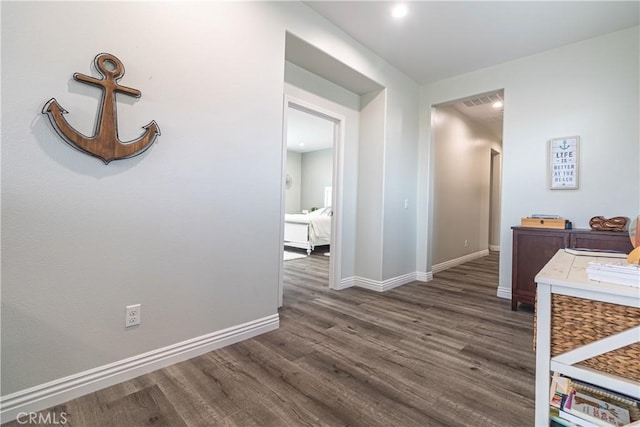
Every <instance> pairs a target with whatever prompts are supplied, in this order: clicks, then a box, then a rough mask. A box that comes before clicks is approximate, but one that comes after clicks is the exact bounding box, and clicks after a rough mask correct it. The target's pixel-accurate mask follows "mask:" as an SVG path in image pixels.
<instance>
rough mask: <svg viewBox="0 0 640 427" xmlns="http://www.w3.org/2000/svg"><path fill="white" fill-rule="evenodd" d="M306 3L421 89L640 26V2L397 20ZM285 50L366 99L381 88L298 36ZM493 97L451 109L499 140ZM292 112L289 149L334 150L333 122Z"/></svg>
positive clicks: (523, 4) (440, 7)
mask: <svg viewBox="0 0 640 427" xmlns="http://www.w3.org/2000/svg"><path fill="white" fill-rule="evenodd" d="M304 3H305V4H307V5H308V6H309V7H311V8H312V9H314V10H315V11H316V12H318V13H319V14H320V15H322V16H324V17H325V18H326V19H328V20H329V21H331V22H332V23H333V24H334V25H336V26H337V27H338V28H340V29H342V30H343V31H344V32H346V33H347V34H349V35H350V36H351V37H353V38H354V39H355V40H357V41H358V42H360V43H361V44H362V45H364V46H365V47H366V48H368V49H370V50H371V51H373V52H374V53H376V54H377V55H378V56H380V57H382V58H383V59H385V60H386V61H387V62H388V63H390V64H392V65H393V66H394V67H396V68H398V69H399V70H401V71H402V72H404V73H405V74H407V75H408V76H409V77H411V78H412V79H413V80H415V81H416V83H419V84H428V83H432V82H435V81H438V80H442V79H446V78H449V77H453V76H456V75H459V74H463V73H468V72H472V71H476V70H479V69H482V68H486V67H490V66H493V65H497V64H500V63H503V62H507V61H511V60H514V59H517V58H522V57H525V56H529V55H533V54H536V53H540V52H543V51H545V50H549V49H553V48H557V47H560V46H563V45H566V44H570V43H575V42H578V41H580V40H586V39H589V38H593V37H597V36H600V35H604V34H607V33H611V32H614V31H618V30H622V29H625V28H630V27H633V26H636V25H638V24H639V23H640V1H637V0H636V1H405V2H403V3H404V4H406V5H407V7H408V9H409V13H408V14H407V16H406V17H404V18H403V19H401V20H398V19H394V18H392V16H391V9H392V7H393V6H395V5H397V4H398V3H400V2H389V1H305V2H304ZM286 46H287V48H286V59H287V60H288V61H291V62H293V63H295V64H297V65H299V66H301V67H302V68H305V69H307V70H310V71H312V72H314V73H316V74H318V75H320V76H321V77H324V78H326V79H327V80H330V81H333V82H334V83H336V84H339V85H340V86H343V87H345V88H348V89H349V90H351V91H352V92H354V93H357V94H359V95H362V94H364V93H367V92H371V91H374V90H379V89H381V86H380V85H379V84H377V83H376V82H373V81H372V80H370V79H368V78H367V77H366V76H363V75H362V74H360V73H358V72H356V71H355V70H353V69H351V68H349V67H348V66H347V65H345V64H342V63H340V62H339V61H337V60H335V59H334V58H332V57H330V56H329V55H328V54H326V53H324V52H322V51H320V50H319V49H317V48H315V47H314V46H312V45H309V44H308V43H306V42H305V41H303V40H301V39H299V38H297V37H296V36H295V35H293V34H289V33H287V43H286ZM487 96H489V97H496V96H498V97H502V93H501V92H496V93H491V94H482V95H476V96H475V100H472V99H467V100H459V101H457V102H456V103H453V104H450V105H449V106H452V107H453V108H455V109H457V110H458V111H460V112H461V113H462V114H464V115H466V116H468V117H469V118H470V119H471V120H473V121H475V122H477V123H480V124H482V125H483V126H485V127H486V128H488V129H489V130H490V131H491V132H492V133H494V134H495V135H496V136H497V137H499V138H500V139H501V135H502V122H503V108H499V109H495V108H493V107H492V106H491V105H492V102H491V103H489V102H483V97H485V98H486V97H487ZM465 101H466V104H465ZM507 108H508V107H507ZM289 111H290V114H289V117H288V134H289V137H288V147H289V149H290V150H294V151H298V152H306V151H313V150H317V149H322V148H329V147H331V145H332V143H333V134H332V132H333V125H332V124H331V123H330V122H328V121H326V120H324V119H321V118H317V117H314V116H311V115H310V114H307V113H303V112H300V111H297V110H293V109H290V110H289ZM292 112H293V113H292ZM323 127H324V130H322V129H323ZM305 129H306V131H305ZM300 143H303V144H304V146H300V145H299V144H300Z"/></svg>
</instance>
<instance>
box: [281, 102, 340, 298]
mask: <svg viewBox="0 0 640 427" xmlns="http://www.w3.org/2000/svg"><path fill="white" fill-rule="evenodd" d="M284 104H285V105H284V125H283V129H284V132H283V135H284V143H283V162H282V164H283V171H282V173H283V183H284V185H283V197H282V199H283V203H282V205H283V206H282V232H281V237H282V242H283V261H282V262H281V264H280V271H279V287H278V293H279V294H278V302H279V306H282V304H283V289H284V286H283V269H284V263H285V262H289V261H288V260H287V258H289V259H292V258H291V257H294V258H295V257H305V256H308V257H313V256H322V257H325V258H328V260H329V272H328V277H329V289H336V288H337V287H336V284H338V283H339V282H340V265H339V262H338V261H339V260H340V259H341V258H340V255H341V251H342V245H341V219H342V218H341V203H342V202H341V189H342V147H343V144H344V132H343V129H344V120H345V119H344V117H343V116H341V115H339V114H336V113H334V112H331V111H327V110H325V109H323V108H321V107H318V106H315V105H312V104H310V103H308V102H306V101H303V100H300V99H296V98H294V97H291V96H289V95H286V96H285V103H284ZM289 254H293V255H289Z"/></svg>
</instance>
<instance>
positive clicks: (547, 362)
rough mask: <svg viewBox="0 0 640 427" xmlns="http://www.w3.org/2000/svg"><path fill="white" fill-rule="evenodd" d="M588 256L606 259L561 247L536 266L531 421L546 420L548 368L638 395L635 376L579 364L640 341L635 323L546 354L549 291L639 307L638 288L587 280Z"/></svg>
mask: <svg viewBox="0 0 640 427" xmlns="http://www.w3.org/2000/svg"><path fill="white" fill-rule="evenodd" d="M590 261H599V262H606V260H605V259H604V258H596V257H587V256H575V255H571V254H568V253H566V252H564V250H562V249H561V250H559V251H558V252H557V253H556V254H555V255H554V256H553V258H551V260H550V261H549V262H548V263H547V264H546V265H545V266H544V268H543V269H542V270H540V272H539V273H538V275H537V276H536V279H535V280H536V282H537V283H538V286H537V297H538V300H537V303H536V304H537V305H536V310H537V319H536V322H537V323H536V412H535V426H536V427H542V426H545V427H546V426H548V425H549V387H550V372H551V371H554V372H559V373H562V374H565V375H567V376H569V377H572V378H576V379H581V380H583V381H586V382H589V383H592V384H595V385H599V386H601V387H604V388H608V389H610V390H615V391H619V392H620V393H623V394H626V395H629V396H632V397H635V398H640V382H638V381H635V380H632V379H628V378H624V377H621V376H617V375H611V374H607V373H604V372H600V371H597V370H595V369H590V368H587V367H583V366H579V365H578V363H580V362H582V361H584V360H587V359H590V358H592V357H595V356H598V355H600V354H604V353H606V352H609V351H612V350H616V349H618V348H621V347H625V346H628V345H631V344H633V343H637V342H640V326H636V327H633V328H630V329H627V330H626V331H623V332H620V333H617V334H614V335H611V336H608V337H606V338H603V339H600V340H598V341H595V342H593V343H590V344H587V345H584V346H581V347H579V348H576V349H575V350H571V351H568V352H566V353H563V354H559V355H556V356H554V357H551V301H552V298H551V295H552V294H560V295H568V296H572V297H576V298H583V299H587V300H594V301H602V302H608V303H612V304H618V305H625V306H630V307H636V308H638V307H640V289H639V288H635V287H632V286H622V285H616V284H612V283H604V282H597V281H593V280H589V279H588V276H587V272H586V268H587V266H588V263H589V262H590ZM638 363H640V361H638Z"/></svg>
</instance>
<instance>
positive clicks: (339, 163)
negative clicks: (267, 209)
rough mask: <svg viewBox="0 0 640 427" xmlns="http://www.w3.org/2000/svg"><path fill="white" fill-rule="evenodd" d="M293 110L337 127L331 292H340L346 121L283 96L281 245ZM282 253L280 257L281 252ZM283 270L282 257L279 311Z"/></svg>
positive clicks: (304, 102)
mask: <svg viewBox="0 0 640 427" xmlns="http://www.w3.org/2000/svg"><path fill="white" fill-rule="evenodd" d="M289 108H293V109H296V110H298V111H302V112H304V113H308V114H312V115H314V116H316V117H320V118H323V119H326V120H329V121H331V122H333V123H334V130H333V132H334V134H333V171H332V181H333V182H332V183H331V185H332V187H333V189H332V195H331V210H332V212H333V216H332V217H331V243H330V245H331V256H330V257H329V289H340V286H339V284H340V277H341V264H342V177H343V172H344V138H345V131H344V129H345V123H344V122H345V117H344V116H342V115H341V114H338V113H335V112H333V111H330V110H326V109H324V108H322V107H319V106H317V105H314V104H312V103H310V102H307V101H303V100H302V99H299V98H296V97H294V96H291V95H287V94H285V95H284V103H283V115H282V117H283V120H282V171H281V177H280V179H281V181H280V183H281V185H280V188H281V197H280V242H281V245H282V244H283V243H284V215H285V197H286V186H285V181H286V175H287V117H288V109H289ZM282 250H284V249H282V248H281V251H280V253H281V252H282ZM283 270H284V260H283V259H282V257H280V264H279V268H278V307H282V302H283V301H282V300H283V289H284V287H283Z"/></svg>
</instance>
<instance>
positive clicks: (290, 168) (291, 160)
mask: <svg viewBox="0 0 640 427" xmlns="http://www.w3.org/2000/svg"><path fill="white" fill-rule="evenodd" d="M286 172H287V175H289V176H290V177H291V180H292V181H291V187H290V188H287V190H286V192H285V195H284V197H285V209H284V211H285V212H286V213H290V214H295V213H300V209H301V208H300V194H301V192H302V154H301V153H296V152H295V151H287V167H286Z"/></svg>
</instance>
